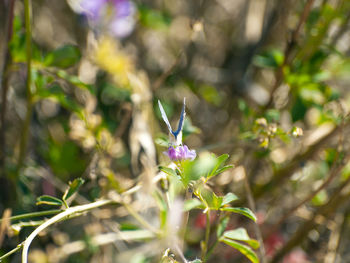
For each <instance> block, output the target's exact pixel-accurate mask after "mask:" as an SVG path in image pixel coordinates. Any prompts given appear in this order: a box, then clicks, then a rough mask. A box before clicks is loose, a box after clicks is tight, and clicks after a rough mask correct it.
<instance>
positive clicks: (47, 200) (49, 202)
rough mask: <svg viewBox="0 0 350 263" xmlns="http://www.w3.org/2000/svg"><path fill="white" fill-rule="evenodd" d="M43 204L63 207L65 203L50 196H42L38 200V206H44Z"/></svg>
mask: <svg viewBox="0 0 350 263" xmlns="http://www.w3.org/2000/svg"><path fill="white" fill-rule="evenodd" d="M43 204H45V205H58V206H61V205H63V202H62V200H60V199H58V198H56V197H53V196H50V195H42V196H39V197H38V198H37V199H36V205H43Z"/></svg>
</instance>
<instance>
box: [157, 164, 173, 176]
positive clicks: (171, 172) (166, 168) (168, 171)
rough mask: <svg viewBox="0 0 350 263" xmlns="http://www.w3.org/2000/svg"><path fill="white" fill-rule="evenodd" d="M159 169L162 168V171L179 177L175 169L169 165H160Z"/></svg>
mask: <svg viewBox="0 0 350 263" xmlns="http://www.w3.org/2000/svg"><path fill="white" fill-rule="evenodd" d="M159 170H161V171H162V172H164V173H166V174H167V175H170V176H175V177H177V174H176V172H175V171H174V170H173V169H171V168H169V167H164V166H159Z"/></svg>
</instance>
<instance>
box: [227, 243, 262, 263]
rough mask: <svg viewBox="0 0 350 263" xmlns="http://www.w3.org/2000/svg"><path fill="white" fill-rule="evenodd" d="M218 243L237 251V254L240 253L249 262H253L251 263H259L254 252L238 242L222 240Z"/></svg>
mask: <svg viewBox="0 0 350 263" xmlns="http://www.w3.org/2000/svg"><path fill="white" fill-rule="evenodd" d="M220 241H221V242H223V243H225V244H227V245H229V246H231V247H233V248H235V249H237V250H238V251H239V252H241V253H242V254H243V255H245V256H246V257H247V258H248V259H249V260H250V261H251V262H253V263H258V262H259V258H258V256H257V255H256V254H255V252H254V251H253V250H252V249H251V248H250V247H248V246H246V245H243V244H241V243H239V242H236V241H233V240H232V239H228V238H222V239H220Z"/></svg>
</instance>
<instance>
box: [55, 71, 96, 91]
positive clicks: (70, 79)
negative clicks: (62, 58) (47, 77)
mask: <svg viewBox="0 0 350 263" xmlns="http://www.w3.org/2000/svg"><path fill="white" fill-rule="evenodd" d="M56 74H57V76H58V77H59V78H61V79H64V80H66V81H67V82H69V83H70V84H72V85H74V86H76V87H77V88H80V89H83V90H88V91H89V92H90V93H91V94H94V95H96V94H95V90H94V88H93V86H92V85H89V84H86V83H84V82H82V81H81V80H80V79H79V78H78V77H77V76H74V75H69V74H68V73H67V72H66V71H64V70H58V71H57V72H56Z"/></svg>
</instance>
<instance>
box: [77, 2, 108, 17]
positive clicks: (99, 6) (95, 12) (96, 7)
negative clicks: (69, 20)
mask: <svg viewBox="0 0 350 263" xmlns="http://www.w3.org/2000/svg"><path fill="white" fill-rule="evenodd" d="M106 3H107V0H83V1H82V2H81V8H82V9H83V14H84V15H86V16H87V17H88V18H90V19H99V17H100V15H101V13H102V10H103V8H104V6H105V5H106Z"/></svg>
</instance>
